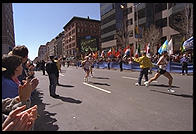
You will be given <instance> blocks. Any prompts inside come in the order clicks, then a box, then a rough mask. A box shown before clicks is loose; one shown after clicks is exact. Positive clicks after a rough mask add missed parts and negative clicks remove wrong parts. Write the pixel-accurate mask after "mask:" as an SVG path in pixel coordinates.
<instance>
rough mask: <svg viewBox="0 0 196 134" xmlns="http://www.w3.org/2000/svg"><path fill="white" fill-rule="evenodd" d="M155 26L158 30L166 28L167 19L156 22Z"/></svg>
mask: <svg viewBox="0 0 196 134" xmlns="http://www.w3.org/2000/svg"><path fill="white" fill-rule="evenodd" d="M155 25H156V26H157V27H160V28H162V27H166V26H167V18H163V19H160V20H157V21H156V22H155Z"/></svg>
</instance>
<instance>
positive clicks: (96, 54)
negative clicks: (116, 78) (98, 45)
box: [93, 51, 98, 59]
mask: <svg viewBox="0 0 196 134" xmlns="http://www.w3.org/2000/svg"><path fill="white" fill-rule="evenodd" d="M97 57H98V52H97V51H96V52H95V53H93V58H94V59H97Z"/></svg>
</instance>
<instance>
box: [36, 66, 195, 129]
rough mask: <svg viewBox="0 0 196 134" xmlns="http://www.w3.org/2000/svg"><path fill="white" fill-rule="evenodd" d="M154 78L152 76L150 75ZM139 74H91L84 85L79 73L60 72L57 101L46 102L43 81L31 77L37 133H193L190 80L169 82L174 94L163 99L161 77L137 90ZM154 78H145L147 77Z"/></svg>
mask: <svg viewBox="0 0 196 134" xmlns="http://www.w3.org/2000/svg"><path fill="white" fill-rule="evenodd" d="M153 74H154V72H153ZM138 75H139V72H132V71H123V72H120V71H119V70H107V69H95V70H94V76H95V77H94V78H90V80H89V83H83V76H84V72H83V70H82V69H81V68H79V69H76V68H75V67H69V68H66V67H63V68H62V73H61V74H60V83H61V84H63V85H62V86H57V92H56V93H57V94H59V95H60V97H59V98H56V99H55V98H52V97H50V96H49V90H48V85H49V84H48V83H49V80H48V76H43V75H42V72H41V71H38V72H36V77H37V78H38V79H39V81H40V84H39V85H38V88H37V90H36V93H35V97H34V100H33V103H35V104H37V105H38V111H39V114H40V117H39V118H38V119H37V121H36V124H35V130H38V131H107V130H108V131H154V130H157V131H173V130H174V131H192V130H193V76H181V75H179V74H172V76H173V77H174V80H173V88H174V89H175V90H176V92H175V93H173V94H172V93H168V91H167V89H168V86H167V85H168V84H167V83H168V80H167V78H165V77H164V76H162V77H160V78H159V79H157V81H155V82H153V83H151V86H149V87H145V86H144V85H142V86H140V87H136V86H135V85H134V84H135V82H137V77H138ZM152 76H153V75H149V77H152Z"/></svg>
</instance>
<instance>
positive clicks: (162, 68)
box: [144, 51, 175, 93]
mask: <svg viewBox="0 0 196 134" xmlns="http://www.w3.org/2000/svg"><path fill="white" fill-rule="evenodd" d="M167 56H168V55H167V51H164V52H163V53H162V56H161V57H160V58H159V60H158V62H157V65H158V66H159V68H158V70H157V73H156V74H155V75H154V77H152V78H151V79H150V80H148V81H146V82H144V84H145V86H149V84H150V83H151V82H152V81H154V80H156V79H157V78H158V77H159V76H160V75H164V76H165V77H167V78H168V79H169V82H168V83H169V89H168V92H172V93H174V92H175V90H173V89H172V88H171V87H172V81H173V77H172V76H171V74H170V73H169V72H167V71H166V66H167V64H168V62H167Z"/></svg>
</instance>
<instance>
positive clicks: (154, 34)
mask: <svg viewBox="0 0 196 134" xmlns="http://www.w3.org/2000/svg"><path fill="white" fill-rule="evenodd" d="M142 31H143V32H142V38H141V39H140V42H141V43H142V44H144V45H145V44H146V43H150V48H155V46H156V45H157V44H158V43H160V39H161V29H160V28H157V27H156V26H155V25H150V27H149V28H143V30H142Z"/></svg>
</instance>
